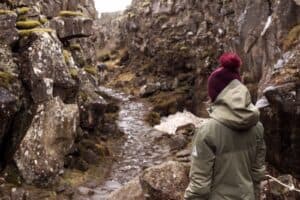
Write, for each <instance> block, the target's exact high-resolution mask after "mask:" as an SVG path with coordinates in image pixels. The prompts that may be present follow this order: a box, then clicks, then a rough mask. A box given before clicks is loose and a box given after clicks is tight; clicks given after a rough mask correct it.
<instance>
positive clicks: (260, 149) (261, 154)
mask: <svg viewBox="0 0 300 200" xmlns="http://www.w3.org/2000/svg"><path fill="white" fill-rule="evenodd" d="M256 141H257V146H256V158H255V162H254V164H253V165H252V169H251V171H252V179H253V183H254V192H255V199H256V200H259V199H260V197H259V196H260V182H261V181H262V180H263V178H264V176H265V172H266V166H265V157H266V145H265V141H264V128H263V126H262V124H259V125H258V132H257V136H256Z"/></svg>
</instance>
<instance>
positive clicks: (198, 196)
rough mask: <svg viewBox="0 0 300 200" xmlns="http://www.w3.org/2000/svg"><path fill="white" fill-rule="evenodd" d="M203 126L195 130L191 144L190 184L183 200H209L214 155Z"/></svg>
mask: <svg viewBox="0 0 300 200" xmlns="http://www.w3.org/2000/svg"><path fill="white" fill-rule="evenodd" d="M207 132H208V131H207V130H206V128H205V127H204V126H202V127H201V128H200V129H198V130H197V132H196V136H195V138H194V142H193V150H192V166H191V170H190V184H189V186H188V188H187V189H186V191H185V194H184V199H185V200H206V199H208V198H209V193H210V188H211V181H212V173H213V165H214V161H215V154H214V152H213V145H211V144H210V142H209V141H208V139H207V138H206V135H207Z"/></svg>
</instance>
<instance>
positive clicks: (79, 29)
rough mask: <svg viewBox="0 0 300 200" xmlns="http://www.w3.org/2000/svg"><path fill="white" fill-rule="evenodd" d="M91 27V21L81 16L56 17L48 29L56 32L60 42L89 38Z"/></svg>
mask: <svg viewBox="0 0 300 200" xmlns="http://www.w3.org/2000/svg"><path fill="white" fill-rule="evenodd" d="M92 26H93V20H92V19H90V18H86V17H82V16H76V17H56V18H54V19H53V20H51V22H50V27H51V28H53V29H55V30H56V31H57V34H58V37H59V38H60V39H62V40H66V39H72V38H79V37H89V36H91V35H92V30H93V29H92Z"/></svg>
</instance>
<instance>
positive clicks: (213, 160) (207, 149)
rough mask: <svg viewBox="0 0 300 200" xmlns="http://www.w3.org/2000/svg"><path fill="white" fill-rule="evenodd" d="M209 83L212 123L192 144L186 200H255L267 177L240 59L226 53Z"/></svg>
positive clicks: (259, 129)
mask: <svg viewBox="0 0 300 200" xmlns="http://www.w3.org/2000/svg"><path fill="white" fill-rule="evenodd" d="M219 62H220V64H221V65H220V66H219V67H218V68H217V69H216V70H215V71H214V72H213V73H212V74H211V75H210V77H209V79H208V95H209V97H210V99H211V101H212V105H211V107H210V109H209V115H210V119H208V120H207V121H206V122H204V123H203V124H202V125H201V126H200V128H199V129H197V131H196V135H195V136H194V139H193V149H192V155H191V157H192V166H191V169H190V183H189V185H188V188H187V189H186V191H185V194H184V199H185V200H254V199H259V195H260V182H261V180H262V179H263V177H264V175H265V151H266V147H265V142H264V136H263V132H264V129H263V125H262V124H261V123H260V122H259V111H258V109H257V108H256V107H255V106H254V105H253V104H252V103H251V96H250V93H249V91H248V89H247V88H246V86H245V85H243V84H242V83H241V77H240V74H239V68H240V66H241V63H242V62H241V59H240V57H239V56H238V55H237V54H235V53H225V54H223V55H222V56H221V57H220V59H219Z"/></svg>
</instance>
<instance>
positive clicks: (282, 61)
mask: <svg viewBox="0 0 300 200" xmlns="http://www.w3.org/2000/svg"><path fill="white" fill-rule="evenodd" d="M293 57H294V54H293V53H292V52H290V51H288V52H286V53H284V54H283V56H282V58H280V59H279V60H278V61H277V63H276V64H275V65H274V69H280V68H282V67H284V65H285V64H286V63H288V61H289V60H290V59H292V58H293Z"/></svg>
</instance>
